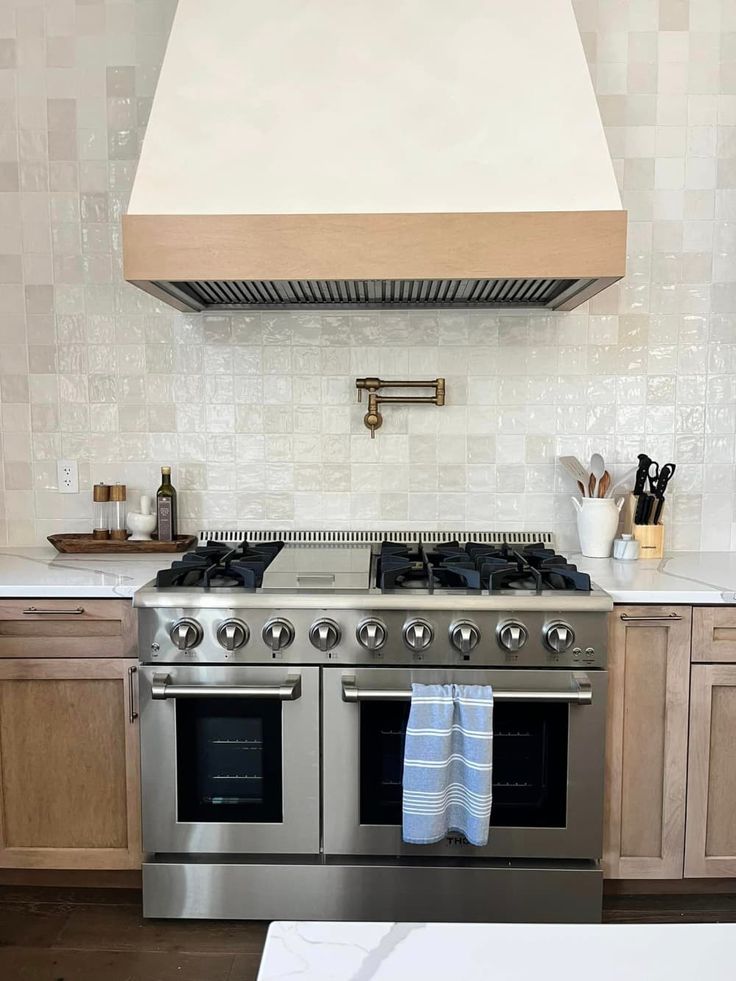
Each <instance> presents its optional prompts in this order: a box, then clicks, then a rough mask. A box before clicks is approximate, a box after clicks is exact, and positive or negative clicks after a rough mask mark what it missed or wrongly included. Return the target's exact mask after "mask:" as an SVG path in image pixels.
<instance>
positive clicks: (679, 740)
mask: <svg viewBox="0 0 736 981" xmlns="http://www.w3.org/2000/svg"><path fill="white" fill-rule="evenodd" d="M690 630H691V609H690V608H689V607H682V606H639V607H624V606H617V607H616V609H615V610H614V612H613V613H612V614H611V619H610V631H609V650H608V668H609V682H608V720H607V739H606V801H605V826H604V848H603V865H604V874H605V875H606V876H607V877H608V878H617V879H639V878H641V879H646V878H656V879H674V878H677V879H679V878H681V877H682V875H683V858H684V842H685V789H686V781H687V745H688V692H689V682H690Z"/></svg>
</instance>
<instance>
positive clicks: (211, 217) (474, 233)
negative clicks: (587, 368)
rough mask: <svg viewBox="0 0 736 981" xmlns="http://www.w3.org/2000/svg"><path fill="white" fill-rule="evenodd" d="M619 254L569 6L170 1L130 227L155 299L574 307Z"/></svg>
mask: <svg viewBox="0 0 736 981" xmlns="http://www.w3.org/2000/svg"><path fill="white" fill-rule="evenodd" d="M387 24H390V30H387V29H386V25H387ZM285 25H288V29H285ZM287 121H288V122H287ZM182 161H186V166H182ZM625 255H626V212H625V211H624V210H623V209H622V205H621V199H620V196H619V192H618V188H617V185H616V180H615V175H614V171H613V167H612V164H611V159H610V156H609V152H608V148H607V144H606V139H605V135H604V132H603V127H602V124H601V119H600V115H599V111H598V107H597V104H596V99H595V94H594V92H593V87H592V84H591V80H590V75H589V72H588V66H587V63H586V60H585V55H584V51H583V47H582V43H581V39H580V35H579V32H578V29H577V24H576V21H575V16H574V13H573V9H572V5H571V3H570V0H517V2H515V3H508V4H496V3H488V2H487V0H458V3H456V4H440V3H432V12H431V16H428V15H427V0H354V2H351V3H347V4H342V5H340V9H339V14H336V12H335V7H334V6H333V5H330V4H303V3H302V2H301V0H272V2H270V3H268V4H263V3H256V2H255V0H210V2H209V3H207V4H202V3H201V2H200V0H179V3H178V6H177V10H176V15H175V18H174V23H173V27H172V31H171V35H170V39H169V44H168V47H167V50H166V54H165V58H164V61H163V66H162V69H161V74H160V78H159V81H158V85H157V88H156V93H155V96H154V100H153V106H152V110H151V114H150V120H149V123H148V127H147V130H146V134H145V138H144V141H143V147H142V152H141V157H140V162H139V165H138V169H137V173H136V177H135V182H134V186H133V190H132V195H131V199H130V206H129V209H128V213H127V215H126V216H125V218H124V221H123V257H124V272H125V278H126V279H127V280H129V281H130V282H132V283H134V284H135V285H137V286H139V287H141V288H142V289H144V290H146V291H147V292H149V293H151V294H153V295H154V296H155V297H157V298H159V299H161V300H163V301H164V302H166V303H168V304H170V305H172V306H174V307H176V308H178V309H180V310H187V311H200V310H224V311H226V310H241V309H287V310H288V309H297V310H302V309H305V308H308V309H341V308H352V307H362V308H371V307H376V308H383V307H386V308H397V309H414V308H427V307H430V308H436V307H451V308H501V309H515V308H531V309H534V308H539V309H553V310H570V309H573V308H574V307H576V306H577V305H578V304H580V303H582V302H583V301H585V300H586V299H588V298H589V297H591V296H593V295H595V294H596V293H597V292H599V291H600V290H602V289H605V288H606V287H607V286H608V285H610V284H612V283H614V282H616V281H617V280H618V279H620V278H621V277H622V276H623V275H624V272H625Z"/></svg>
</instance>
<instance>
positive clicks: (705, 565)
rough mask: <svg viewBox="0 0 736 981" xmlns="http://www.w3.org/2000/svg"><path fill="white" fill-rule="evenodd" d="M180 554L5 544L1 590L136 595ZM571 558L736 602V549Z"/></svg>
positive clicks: (648, 593)
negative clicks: (67, 551)
mask: <svg viewBox="0 0 736 981" xmlns="http://www.w3.org/2000/svg"><path fill="white" fill-rule="evenodd" d="M179 557H180V554H177V553H164V554H162V553H158V554H150V555H137V554H130V553H129V554H127V555H120V554H114V553H102V554H100V555H61V554H59V553H58V552H57V551H56V550H55V549H54V548H52V547H51V546H48V547H38V548H23V547H16V548H0V597H3V596H5V597H13V596H16V597H39V598H40V597H44V596H45V597H47V598H49V599H50V598H52V597H79V598H95V597H96V598H98V599H111V598H113V599H114V598H116V597H117V598H130V597H132V595H133V593H134V592H135V591H136V590H137V589H139V588H140V587H141V586H143V585H144V584H145V583H147V582H149V581H150V580H151V579H153V577H154V576H155V575H156V573H157V572H158V570H159V569H165V568H168V566H170V565H171V563H172V562H173V561H174V560H175V559H177V558H179ZM570 561H571V562H574V563H575V564H576V565H577V566H578V568H579V569H581V570H583V571H584V572H587V573H589V574H590V577H591V579H592V580H593V581H594V582H595V583H596V584H597V585H598V586H600V587H601V589H605V590H606V592H608V593H610V594H611V596H612V597H613V600H614V602H616V603H632V604H635V603H660V604H668V603H684V604H707V605H710V604H722V603H731V604H736V552H674V553H672V554H671V555H669V556H667V557H666V558H664V559H640V560H638V561H636V562H619V561H616V560H615V559H586V558H584V557H583V556H582V555H572V556H570Z"/></svg>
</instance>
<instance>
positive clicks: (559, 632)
mask: <svg viewBox="0 0 736 981" xmlns="http://www.w3.org/2000/svg"><path fill="white" fill-rule="evenodd" d="M449 635H450V643H451V644H452V646H453V647H454V648H455V650H457V651H459V652H460V653H461V654H470V652H471V651H472V650H474V649H475V648H476V647H477V646H478V644H479V643H480V637H481V634H480V630H479V629H478V627H477V626H476V624H474V623H473V622H472V621H471V620H458V621H456V622H455V623H453V624H452V625H451V626H450V631H449ZM170 636H171V640H172V642H173V643H174V645H175V646H176V647H178V648H179V650H182V651H186V650H191V649H192V648H193V647H197V645H198V644H200V643H201V642H202V639H203V637H204V632H203V630H202V627H201V625H200V624H199V623H198V622H197V621H196V620H193V619H191V618H189V617H184V618H183V619H182V620H178V621H177V622H176V623H175V624H174V626H173V627H172V628H171V631H170ZM261 636H262V637H263V641H264V643H265V644H266V645H267V646H268V647H269V648H270V649H271V650H272V651H273V652H274V653H277V652H278V651H282V650H284V649H285V648H287V647H288V646H289V645H290V644H291V643H292V641H293V640H294V627H293V625H292V624H291V623H289V621H288V620H285V619H284V618H282V617H274V618H272V619H271V620H269V621H268V622H267V623H266V624H265V625H264V627H263V630H262V631H261ZM355 637H356V640H357V641H358V643H359V644H360V646H361V647H363V648H365V650H367V651H379V650H380V649H381V648H382V647H383V646H384V644H385V643H386V640H387V638H388V631H387V629H386V625H385V624H384V623H383V622H382V621H381V620H377V619H375V618H372V617H371V618H369V619H367V620H363V621H362V622H361V623H359V624H358V627H357V629H356V631H355ZM403 637H404V643H405V644H406V646H407V647H408V648H409V650H412V651H415V652H421V651H426V650H427V648H428V647H429V646H430V644H431V643H432V641H433V640H434V630H433V628H432V625H431V624H430V623H428V622H427V621H426V620H422V619H420V618H416V619H413V620H410V621H409V622H408V623H407V624H405V626H404V629H403ZM496 637H497V639H498V643H499V644H500V646H501V647H502V648H504V650H507V651H511V652H515V651H520V650H521V648H522V647H523V646H524V645H525V644H526V642H527V640H528V639H529V632H528V631H527V629H526V627H525V626H524V624H523V623H519V622H518V621H517V620H506V621H505V622H504V623H501V624H499V626H498V628H497V630H496ZM249 639H250V630H249V628H248V624H247V623H244V622H243V621H242V620H236V619H231V620H225V621H223V623H221V624H220V625H219V627H218V628H217V640H218V643H219V644H220V645H221V646H222V647H224V648H225V650H226V651H236V650H238V649H239V648H241V647H244V646H245V645H246V644H247V643H248V640H249ZM341 639H342V631H341V629H340V627H339V625H338V624H337V623H335V621H334V620H330V619H327V618H324V619H321V620H316V621H315V622H314V623H313V624H312V626H311V627H310V628H309V640H310V641H311V643H312V644H313V646H314V647H316V648H317V650H319V651H324V652H325V653H326V652H327V651H331V650H332V649H333V647H337V645H338V644H339V643H340V641H341ZM543 640H544V643H545V645H546V646H547V648H548V649H549V650H550V651H552V652H554V653H556V654H563V653H564V652H565V651H566V650H568V649H569V648H570V647H572V645H573V643H574V641H575V634H574V633H573V630H572V627H571V626H570V625H569V624H567V623H564V622H562V621H561V620H556V621H554V622H553V623H548V624H547V625H546V626H545V628H544V633H543Z"/></svg>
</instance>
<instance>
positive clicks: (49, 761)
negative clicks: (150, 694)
mask: <svg viewBox="0 0 736 981" xmlns="http://www.w3.org/2000/svg"><path fill="white" fill-rule="evenodd" d="M136 671H137V661H134V660H129V659H122V658H119V659H114V658H89V659H84V660H82V659H77V658H66V659H65V658H57V659H54V660H51V659H49V660H41V659H25V658H18V659H3V660H0V768H1V772H2V781H1V782H0V804H1V805H2V806H1V807H0V866H1V867H5V868H45V869H129V868H137V867H139V866H140V816H139V815H140V790H139V787H140V777H139V744H138V724H137V712H136V708H135V705H136V688H137V684H136Z"/></svg>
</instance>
